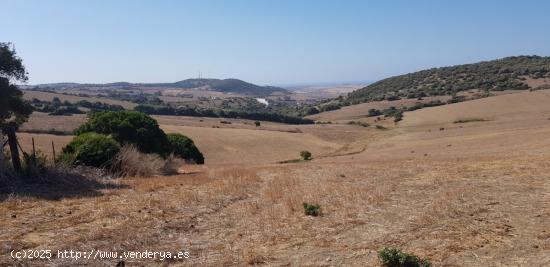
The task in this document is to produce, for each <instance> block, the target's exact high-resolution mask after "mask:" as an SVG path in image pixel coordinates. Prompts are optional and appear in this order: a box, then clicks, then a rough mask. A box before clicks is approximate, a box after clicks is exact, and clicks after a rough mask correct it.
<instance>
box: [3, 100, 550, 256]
mask: <svg viewBox="0 0 550 267" xmlns="http://www.w3.org/2000/svg"><path fill="white" fill-rule="evenodd" d="M548 97H550V95H549V92H548V91H536V92H524V93H518V94H513V95H501V96H495V97H490V98H486V99H481V100H475V101H470V102H463V103H458V104H452V105H445V106H440V107H434V108H427V109H422V110H418V111H414V112H408V113H405V117H404V120H403V121H402V122H400V123H399V124H398V125H396V126H395V125H394V126H392V127H391V128H389V129H388V130H385V131H382V130H377V129H375V128H374V127H368V128H364V127H360V126H354V125H346V124H332V125H307V126H297V127H296V126H288V125H280V124H275V123H273V124H272V123H262V126H261V127H259V128H258V129H256V128H255V127H253V126H251V125H249V124H245V121H238V120H235V121H233V122H232V124H228V125H226V124H220V123H219V121H217V120H214V119H202V120H203V121H200V120H201V119H199V118H180V119H178V118H175V117H160V118H157V119H158V120H159V122H160V124H161V127H162V128H163V129H164V130H166V131H167V132H182V133H185V134H187V135H189V136H190V137H191V138H193V139H194V140H195V142H196V143H197V146H198V147H199V149H201V150H203V152H204V153H205V156H206V164H205V165H203V166H196V165H184V166H182V167H181V169H180V173H179V174H178V175H174V176H158V177H138V178H118V179H110V180H102V179H95V180H94V179H91V181H88V180H86V179H84V178H78V177H77V178H74V179H83V180H84V181H85V182H79V183H78V182H71V183H67V184H63V186H58V185H47V186H45V187H40V188H32V187H30V188H24V189H22V190H21V191H17V192H14V193H12V194H8V193H1V194H0V214H3V215H2V217H0V226H1V227H0V229H1V230H0V265H29V266H74V265H92V266H114V265H116V264H117V263H118V262H119V261H120V259H95V260H83V259H81V260H79V261H71V260H67V259H57V258H56V259H52V260H51V261H45V260H20V261H16V260H13V259H11V258H10V257H9V252H10V251H11V250H20V249H53V250H58V249H73V250H79V251H90V250H92V249H95V250H103V251H118V252H120V253H121V252H122V251H144V250H146V249H147V250H149V251H170V252H175V251H188V252H189V253H190V257H189V259H183V260H172V259H170V260H164V261H159V260H157V261H154V260H151V259H145V260H144V259H142V260H135V259H126V260H125V262H126V264H127V266H197V265H199V266H252V265H259V266H380V262H379V260H378V259H377V251H378V250H379V249H381V248H383V247H386V246H392V247H398V248H401V249H403V251H405V252H410V253H414V254H415V255H418V256H420V257H424V258H428V259H429V260H430V261H431V262H432V263H433V265H434V266H550V224H549V223H548V222H549V221H550V205H548V203H550V138H548V136H550V120H549V118H550V109H549V105H548V103H549V102H548V99H547V98H548ZM346 112H347V111H346ZM350 114H351V113H350ZM350 114H348V115H346V116H348V117H346V116H344V115H338V116H342V117H341V118H342V119H343V120H346V119H354V118H350V117H349V115H350ZM321 115H322V116H323V115H325V114H321ZM331 116H332V115H331ZM353 116H355V115H353ZM339 118H340V117H339ZM473 119H485V120H484V121H479V120H473ZM457 120H463V121H465V122H463V123H454V122H455V121H457ZM214 125H216V126H220V128H212V126H214ZM289 129H290V130H291V129H294V131H288V130H289ZM41 136H42V135H41ZM20 138H24V136H23V134H20ZM303 149H308V150H310V151H312V152H313V154H314V157H316V158H315V159H314V160H312V161H310V162H303V163H294V164H277V163H275V162H276V161H278V160H282V159H291V158H296V157H297V156H298V153H299V151H300V150H303ZM70 181H74V180H70ZM304 202H307V203H313V204H319V205H320V206H321V216H319V217H312V216H306V215H305V214H304V209H303V207H302V203H304Z"/></svg>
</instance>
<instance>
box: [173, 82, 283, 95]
mask: <svg viewBox="0 0 550 267" xmlns="http://www.w3.org/2000/svg"><path fill="white" fill-rule="evenodd" d="M174 87H177V88H185V89H193V88H200V87H206V88H207V89H210V90H214V91H218V92H225V93H238V94H247V95H258V96H266V95H270V94H272V93H275V92H281V93H287V90H285V89H283V88H279V87H273V86H259V85H255V84H251V83H248V82H245V81H242V80H239V79H223V80H220V79H187V80H183V81H179V82H175V83H174Z"/></svg>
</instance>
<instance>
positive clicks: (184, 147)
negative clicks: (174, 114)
mask: <svg viewBox="0 0 550 267" xmlns="http://www.w3.org/2000/svg"><path fill="white" fill-rule="evenodd" d="M167 138H168V144H169V146H170V148H171V153H173V154H174V155H175V156H178V157H181V158H183V159H185V160H190V161H193V162H195V163H198V164H204V156H203V155H202V153H201V152H200V151H199V149H198V148H197V147H196V146H195V143H194V142H193V140H191V139H189V138H188V137H187V136H185V135H182V134H178V133H170V134H167Z"/></svg>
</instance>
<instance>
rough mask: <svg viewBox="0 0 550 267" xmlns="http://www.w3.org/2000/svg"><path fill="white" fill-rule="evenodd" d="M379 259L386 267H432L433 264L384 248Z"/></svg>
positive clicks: (396, 250) (379, 253)
mask: <svg viewBox="0 0 550 267" xmlns="http://www.w3.org/2000/svg"><path fill="white" fill-rule="evenodd" d="M378 258H379V259H380V260H381V261H382V263H383V264H384V266H386V267H430V266H432V264H431V263H430V262H429V261H428V260H426V259H421V258H419V257H417V256H415V255H412V254H407V253H404V252H402V251H401V250H399V249H396V248H384V249H382V250H380V251H379V252H378Z"/></svg>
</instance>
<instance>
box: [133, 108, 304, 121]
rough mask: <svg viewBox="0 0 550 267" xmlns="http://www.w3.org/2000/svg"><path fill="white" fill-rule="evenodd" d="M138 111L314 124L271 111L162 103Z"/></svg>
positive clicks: (137, 109) (155, 113) (154, 113)
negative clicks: (178, 105)
mask: <svg viewBox="0 0 550 267" xmlns="http://www.w3.org/2000/svg"><path fill="white" fill-rule="evenodd" d="M134 109H135V110H136V111H139V112H143V113H145V114H150V115H174V116H192V117H212V118H232V119H247V120H257V121H272V122H280V123H288V124H312V123H313V120H310V119H305V118H299V117H294V116H288V115H283V114H278V113H270V112H248V111H235V110H222V109H198V108H190V107H177V108H174V107H171V106H160V105H138V106H136V107H135V108H134Z"/></svg>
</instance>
